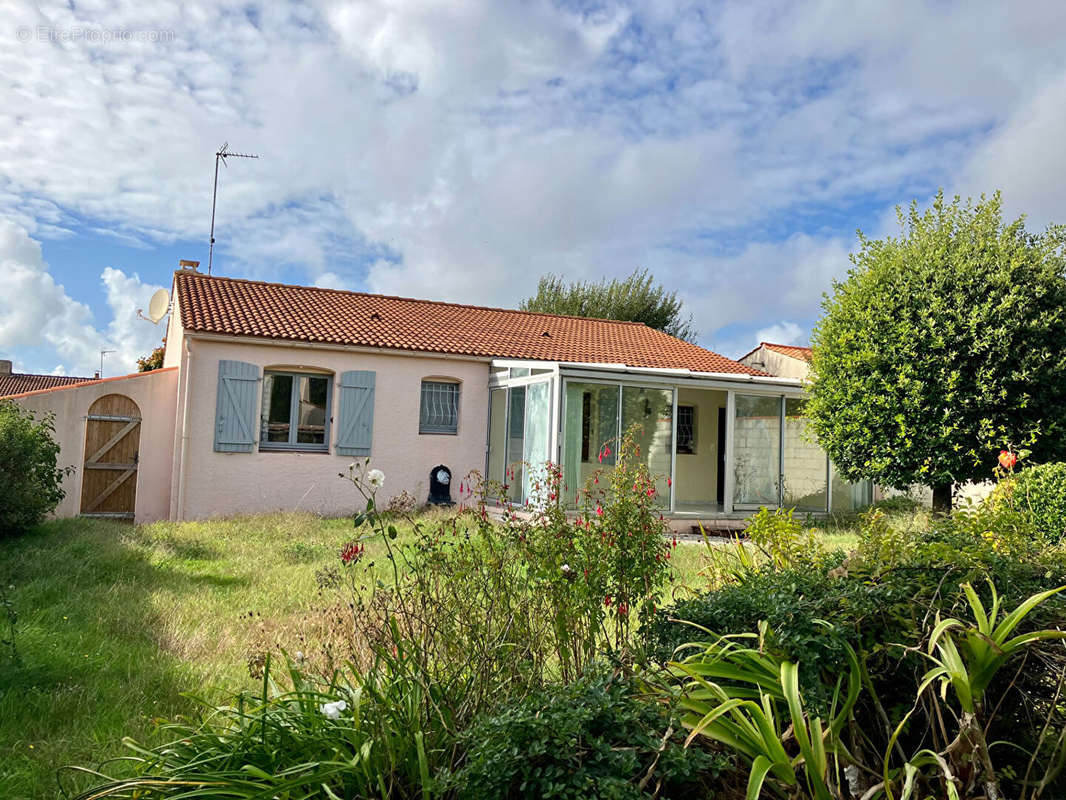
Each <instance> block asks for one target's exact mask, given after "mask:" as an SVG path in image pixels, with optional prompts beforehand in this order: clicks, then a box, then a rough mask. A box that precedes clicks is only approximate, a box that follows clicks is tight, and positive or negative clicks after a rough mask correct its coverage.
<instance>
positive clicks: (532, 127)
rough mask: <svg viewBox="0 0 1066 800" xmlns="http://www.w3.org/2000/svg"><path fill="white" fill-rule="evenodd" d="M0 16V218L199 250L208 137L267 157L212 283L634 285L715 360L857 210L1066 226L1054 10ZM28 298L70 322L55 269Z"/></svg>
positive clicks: (394, 8) (797, 289)
mask: <svg viewBox="0 0 1066 800" xmlns="http://www.w3.org/2000/svg"><path fill="white" fill-rule="evenodd" d="M0 3H4V4H5V5H4V6H3V17H4V19H6V20H9V28H8V29H7V30H4V31H0V44H2V45H3V46H0V75H2V76H5V77H4V78H0V125H2V126H3V130H4V133H5V135H4V136H3V137H2V138H0V214H3V215H4V216H6V217H7V218H8V219H11V220H14V221H15V222H16V223H17V224H18V225H19V226H20V227H21V228H23V229H25V230H26V231H28V232H29V233H30V234H31V235H32V236H34V237H36V238H37V239H39V240H47V239H50V238H53V237H59V236H69V235H71V232H72V231H73V230H74V229H75V228H77V227H78V220H77V219H74V218H73V215H75V214H76V215H78V216H79V217H81V218H86V219H89V220H90V223H89V225H90V227H92V228H96V229H100V230H104V231H108V232H109V233H108V235H109V236H112V237H115V238H117V239H118V240H120V241H124V242H127V243H132V244H134V245H137V244H140V243H147V244H149V245H155V244H159V243H170V242H173V241H175V240H177V239H184V240H193V241H198V242H204V243H205V244H206V241H207V230H208V225H209V214H210V200H211V198H210V188H211V177H212V170H213V166H214V164H213V161H214V159H213V154H214V152H215V149H216V148H217V147H218V145H220V144H221V143H222V142H223V141H226V140H228V141H229V142H230V143H231V145H232V146H233V148H234V149H237V150H240V151H245V152H257V153H260V154H261V155H262V158H261V159H260V160H259V161H239V160H234V161H232V162H231V164H230V167H229V168H228V169H223V170H221V173H220V178H219V204H218V218H217V228H216V237H217V238H218V246H217V247H216V251H215V264H216V268H217V269H216V272H221V273H222V274H241V275H248V276H253V277H264V278H271V279H274V278H277V277H278V274H279V272H280V271H281V268H282V267H292V266H293V265H296V266H297V267H298V268H302V270H303V272H304V274H305V276H306V277H305V279H306V280H307V281H308V282H315V283H318V284H319V285H331V286H344V287H346V288H355V287H358V286H361V285H365V286H367V287H369V288H370V289H372V290H377V291H385V292H389V293H399V294H415V295H423V296H429V297H438V298H442V299H453V300H454V299H462V300H468V301H474V302H483V303H493V304H513V303H515V302H516V301H517V300H519V299H520V298H521V297H522V296H523V295H525V294H527V293H529V292H531V291H532V290H533V288H534V286H535V283H536V279H537V277H538V276H539V275H540V274H541V273H543V272H547V271H553V272H556V273H563V274H565V275H566V276H568V277H572V278H598V277H601V276H603V275H621V274H626V273H629V272H630V271H632V270H633V269H634V268H636V267H648V268H649V269H651V270H652V272H654V273H655V275H656V277H657V278H659V279H660V280H662V281H663V282H664V283H666V284H667V285H668V286H669V287H670V288H672V289H678V290H679V291H680V292H681V294H682V296H683V297H684V298H685V299H686V301H687V303H688V305H690V306H691V308H692V309H693V311H694V313H695V316H696V320H695V321H696V324H697V326H698V327H699V328H700V329H701V330H702V331H704V333H705V341H707V342H709V343H716V344H719V346H723V345H721V343H722V342H725V343H726V344H728V341H732V340H733V339H731V338H730V337H734V338H735V340H736V341H737V342H738V343H739V342H740V339H741V338H746V339H750V338H753V337H754V334H755V333H756V332H757V331H758V329H760V328H765V327H767V326H769V325H772V324H775V323H778V322H780V321H782V320H789V321H794V324H796V325H800V326H807V325H809V323H810V320H811V319H812V318H813V317H814V316H816V315H817V313H818V302H819V298H820V296H821V293H822V292H823V291H826V290H827V289H828V288H829V281H830V280H831V279H832V278H833V277H837V276H841V275H843V274H844V273H845V272H846V269H847V266H848V265H847V261H846V256H847V251H848V249H849V248H850V247H851V246H852V239H851V234H852V231H853V230H854V229H855V227H858V226H859V225H860V224H862V223H861V222H860V221H859V219H857V217H862V218H864V219H865V220H866V221H867V223H868V224H869V221H870V220H873V221H874V228H875V230H874V233H875V234H876V233H879V232H880V231H879V230H877V229H876V228H878V227H879V226H880V225H881V223H880V220H883V219H884V218H885V213H884V212H885V210H886V209H890V208H891V207H892V206H894V205H895V204H896V203H906V202H907V201H909V199H910V198H911V197H913V196H917V197H919V198H920V199H921V198H926V197H928V196H929V194H931V193H932V192H933V191H934V190H935V189H936V187H937V186H939V185H946V186H949V187H951V186H957V187H962V188H963V189H964V190H965V191H967V192H971V193H973V192H979V191H989V190H992V189H995V188H997V187H1000V186H1002V187H1003V188H1004V189H1005V190H1006V196H1007V201H1008V205H1009V206H1010V207H1012V208H1016V209H1017V210H1025V211H1029V212H1030V213H1031V214H1032V218H1033V221H1034V223H1036V224H1040V225H1042V224H1043V223H1044V222H1045V221H1047V220H1051V219H1055V220H1060V221H1066V220H1064V217H1066V214H1063V213H1062V210H1061V201H1060V195H1061V192H1059V191H1058V187H1060V186H1062V185H1063V183H1064V182H1066V162H1064V160H1063V159H1064V158H1066V156H1064V155H1063V152H1062V148H1061V147H1059V146H1058V143H1059V142H1061V141H1062V140H1063V139H1064V138H1066V129H1064V127H1063V119H1064V117H1063V115H1062V113H1061V109H1062V108H1063V107H1064V104H1066V49H1064V48H1062V47H1061V42H1062V40H1063V38H1064V36H1066V16H1064V15H1062V14H1061V13H1059V7H1058V4H1057V3H1056V2H1037V0H1034V2H1029V3H1024V4H1012V5H1010V6H1005V5H1002V4H999V3H995V2H982V3H950V2H949V3H939V4H928V3H922V2H918V0H902V2H899V3H895V4H893V5H891V6H884V7H872V8H869V9H866V10H865V12H864V13H862V14H855V13H853V11H854V10H853V8H852V6H851V4H849V3H847V2H845V0H819V1H818V2H814V3H805V4H794V3H787V2H779V3H776V4H772V5H767V4H751V3H744V2H727V3H723V4H721V5H720V6H716V7H715V9H714V11H713V12H708V11H707V9H705V8H703V7H702V6H700V5H693V4H691V3H687V2H683V1H682V0H678V2H672V1H671V0H657V2H645V3H636V4H628V3H626V4H623V3H621V2H617V3H616V2H613V0H608V2H606V3H604V4H602V5H601V7H600V10H597V11H595V12H592V11H580V10H575V8H574V7H572V6H571V5H570V4H558V3H551V2H549V1H548V0H533V1H532V2H528V3H522V4H506V3H499V2H494V1H493V0H468V1H467V2H452V1H451V0H364V1H361V2H342V1H341V0H320V1H319V2H311V3H308V4H301V5H283V4H274V3H270V4H256V3H255V2H254V1H253V2H252V3H250V4H246V5H242V6H240V7H235V6H231V5H216V4H214V3H210V2H195V1H194V2H190V3H180V4H179V3H176V2H174V3H171V2H166V1H165V0H153V2H149V3H147V4H145V3H133V2H131V0H126V1H125V2H120V3H117V4H108V5H107V7H104V6H97V5H93V4H86V3H77V4H68V3H55V4H49V3H44V4H42V5H40V6H38V5H36V4H30V3H28V2H26V3H23V2H12V0H0ZM134 21H135V22H134ZM23 24H24V25H30V26H35V25H46V26H52V27H53V28H55V29H57V30H69V29H72V28H73V27H74V26H81V27H83V28H93V27H108V26H110V27H125V28H132V27H136V28H139V29H163V30H173V31H174V34H175V35H174V39H173V41H172V42H170V43H162V44H160V43H151V42H116V43H111V44H91V43H86V42H84V41H78V42H52V43H49V42H38V41H30V42H17V41H15V39H14V32H15V30H17V27H18V26H19V25H23ZM4 37H7V38H4ZM1012 204H1013V205H1012ZM205 249H206V247H205ZM188 255H189V256H190V257H193V258H197V257H199V258H201V260H203V261H206V253H203V254H196V253H190V254H188ZM39 260H40V259H39V254H38V261H39ZM20 263H23V262H20ZM26 263H28V262H26ZM169 268H170V265H169V264H166V265H160V266H159V270H158V272H156V273H154V275H156V276H158V277H156V278H155V279H156V280H163V279H164V277H165V276H167V275H168V273H169ZM289 274H291V271H290V273H289ZM22 280H24V281H27V282H28V283H26V286H27V290H30V289H31V288H32V290H33V291H35V292H38V293H40V295H41V298H42V301H41V304H42V307H56V308H62V314H63V317H62V319H63V320H64V323H63V324H67V325H69V326H70V327H71V329H72V330H79V329H80V328H79V326H85V325H87V324H90V323H89V322H86V320H87V319H89V317H87V316H86V315H87V314H88V310H87V309H85V308H84V306H79V304H78V303H76V302H75V301H73V300H71V299H70V298H69V297H66V295H65V293H64V292H62V291H61V289H62V287H59V286H57V285H56V282H55V281H54V280H53V279H52V278H51V276H50V275H49V274H48V272H47V270H45V269H34V270H30V272H28V273H27V274H26V275H25V276H23V278H22ZM106 280H107V279H105V281H106ZM111 280H113V281H114V282H115V283H116V285H117V284H118V283H121V281H119V280H118V279H116V278H114V276H112V278H111ZM130 280H133V279H130ZM146 282H147V283H151V282H152V276H151V275H146ZM107 288H108V290H109V291H110V288H111V287H110V284H109V285H108V286H107ZM141 288H144V290H145V291H147V290H148V288H150V287H147V286H145V285H144V284H143V283H142V284H140V285H139V286H138V285H127V286H124V287H123V288H122V290H121V292H119V294H118V295H116V297H114V298H113V297H112V296H111V295H110V294H109V302H111V301H112V300H113V301H114V302H116V303H119V304H120V305H121V306H122V307H123V308H124V309H126V306H127V305H128V304H124V303H122V302H121V301H120V300H119V299H117V298H118V297H119V296H121V294H122V292H134V291H140V289H141ZM57 298H59V299H57ZM62 298H65V300H62ZM64 303H65V305H64ZM127 310H128V309H126V310H124V311H123V312H122V313H124V314H125V313H126V311H127ZM20 319H21V317H20ZM131 324H132V323H131ZM4 326H7V327H9V328H10V329H11V330H17V331H22V332H23V333H20V334H19V335H20V336H25V335H26V334H25V333H24V331H26V330H29V328H28V327H27V326H26V325H25V324H22V323H19V322H16V321H14V320H13V321H9V320H7V319H6V318H5V319H0V330H6V328H5V327H4ZM722 329H728V331H729V332H728V333H726V334H719V333H718V332H719V331H720V330H722ZM94 330H98V328H94ZM135 330H138V329H137V328H136V326H133V327H129V328H125V327H124V328H122V329H121V330H119V329H116V330H115V332H114V336H116V337H118V338H122V337H126V338H129V339H130V341H135V340H134V339H133V338H131V337H133V336H134V333H133V332H134V331H135ZM111 335H112V331H111V329H110V328H108V329H107V330H106V331H103V332H100V336H102V337H104V338H107V337H108V336H111ZM56 336H57V337H58V334H56ZM0 341H3V344H4V346H5V347H6V346H12V347H22V346H24V345H16V344H12V345H9V344H8V342H7V341H6V340H0ZM131 347H132V345H131ZM57 349H58V346H57ZM93 349H99V348H98V347H97V346H96V345H94V346H93ZM123 357H125V356H123ZM63 358H64V359H66V358H68V356H67V355H63ZM77 358H78V359H79V360H78V361H77V362H76V363H79V364H82V365H84V363H85V359H84V358H83V357H82V356H77ZM74 363H75V362H74V361H72V362H71V363H70V364H69V365H68V366H70V367H71V368H72V369H73V364H74Z"/></svg>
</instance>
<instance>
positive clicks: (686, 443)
mask: <svg viewBox="0 0 1066 800" xmlns="http://www.w3.org/2000/svg"><path fill="white" fill-rule="evenodd" d="M677 452H679V453H695V452H696V408H695V406H678V407H677Z"/></svg>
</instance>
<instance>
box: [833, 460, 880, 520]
mask: <svg viewBox="0 0 1066 800" xmlns="http://www.w3.org/2000/svg"><path fill="white" fill-rule="evenodd" d="M830 476H831V478H830V479H831V480H832V483H833V492H832V494H833V506H832V508H831V509H830V511H833V512H834V513H842V514H847V513H850V512H852V511H858V510H859V509H861V508H865V507H866V506H868V505H870V503H872V502H873V484H872V483H870V481H859V482H858V483H849V482H848V481H846V480H845V479H844V478H842V477H841V476H840V475H838V474H837V470H836V467H831V468H830Z"/></svg>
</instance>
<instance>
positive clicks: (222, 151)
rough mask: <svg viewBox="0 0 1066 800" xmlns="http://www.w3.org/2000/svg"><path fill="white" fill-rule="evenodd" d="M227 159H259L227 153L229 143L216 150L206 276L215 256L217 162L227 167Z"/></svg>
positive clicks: (209, 271)
mask: <svg viewBox="0 0 1066 800" xmlns="http://www.w3.org/2000/svg"><path fill="white" fill-rule="evenodd" d="M227 158H259V156H257V155H251V154H249V153H231V152H230V151H229V142H223V143H222V146H221V147H220V148H218V152H217V153H215V190H214V192H212V193H211V244H210V245H209V246H208V248H207V274H208V275H210V274H211V262H212V261H213V259H214V255H215V203H216V202H217V201H218V162H219V161H221V162H222V166H224V167H225V166H229V165H228V164H226V159H227Z"/></svg>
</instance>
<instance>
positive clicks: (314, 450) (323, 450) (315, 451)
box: [259, 445, 329, 456]
mask: <svg viewBox="0 0 1066 800" xmlns="http://www.w3.org/2000/svg"><path fill="white" fill-rule="evenodd" d="M259 452H260V453H307V454H308V455H320V456H328V455H329V448H328V447H290V446H288V445H282V446H281V447H277V446H264V445H259Z"/></svg>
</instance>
